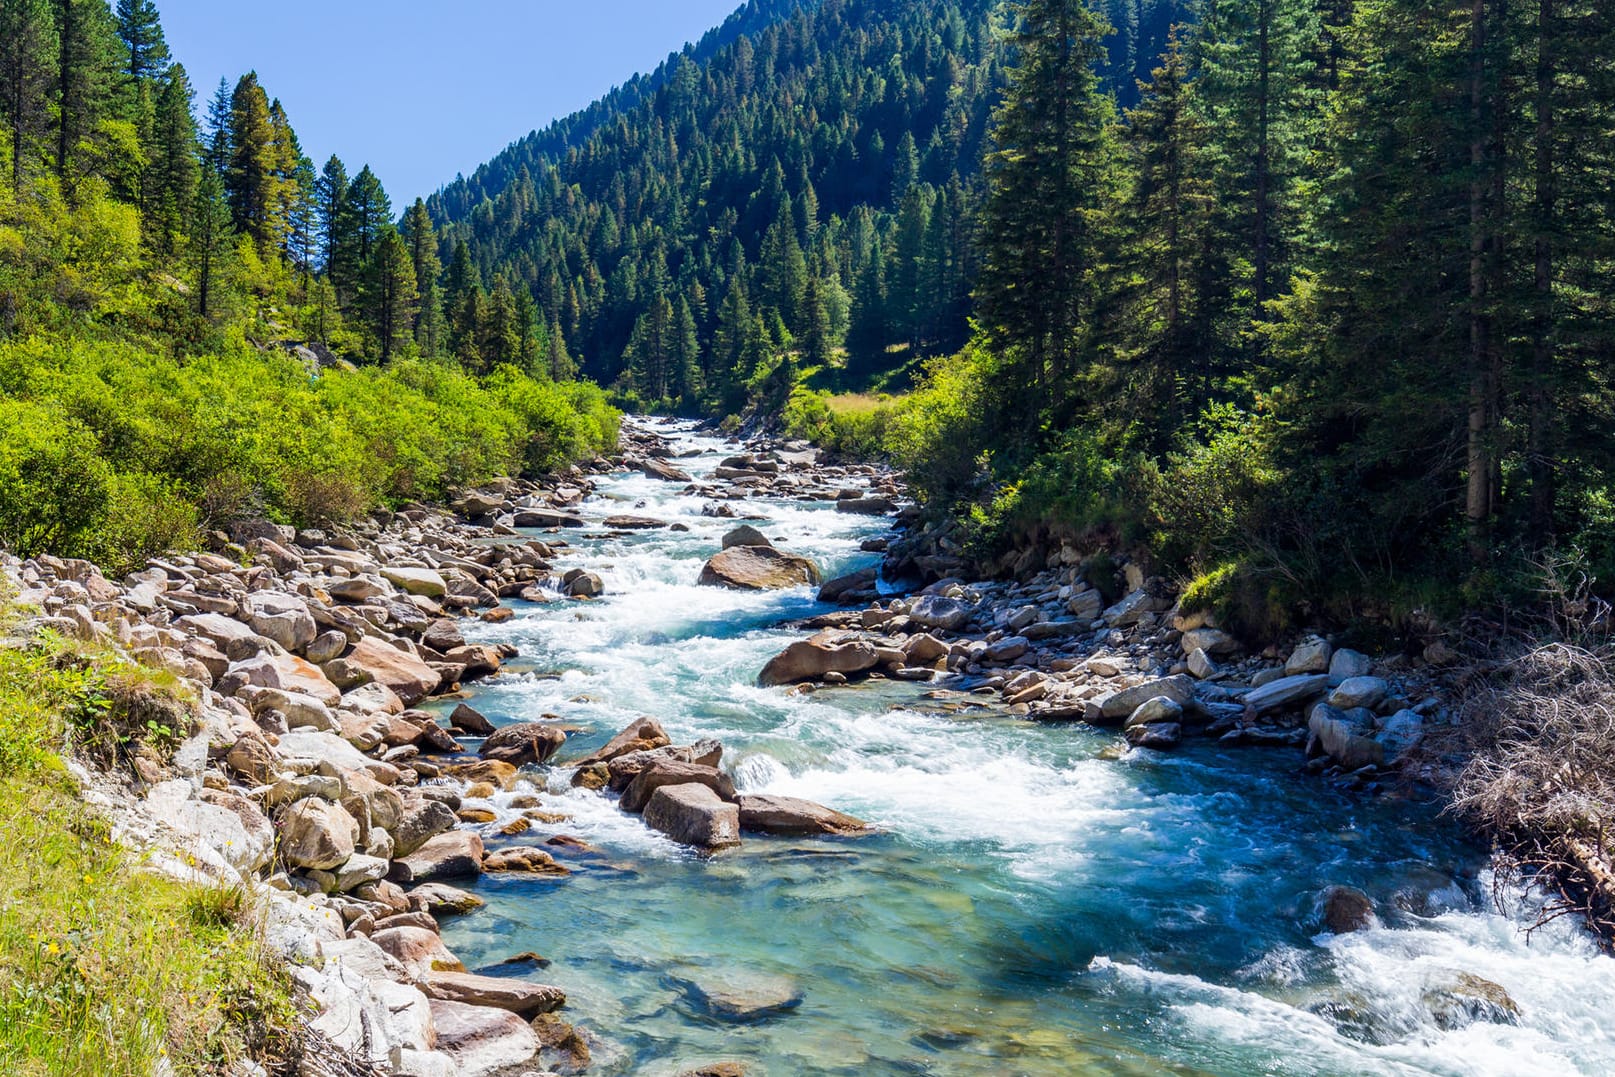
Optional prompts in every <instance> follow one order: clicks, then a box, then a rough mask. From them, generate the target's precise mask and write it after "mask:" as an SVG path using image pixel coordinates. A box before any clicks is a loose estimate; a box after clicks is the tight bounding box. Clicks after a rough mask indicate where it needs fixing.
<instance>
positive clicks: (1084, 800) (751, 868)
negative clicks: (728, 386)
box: [444, 424, 1615, 1077]
mask: <svg viewBox="0 0 1615 1077" xmlns="http://www.w3.org/2000/svg"><path fill="white" fill-rule="evenodd" d="M656 429H658V431H660V432H662V433H663V434H664V435H665V436H667V437H669V438H670V439H671V440H672V441H673V442H674V444H675V447H676V448H677V449H678V450H679V451H683V452H697V453H699V455H696V456H693V457H689V458H686V459H680V460H678V461H677V464H678V466H679V467H680V468H683V469H684V470H686V471H689V472H690V473H691V474H693V475H696V476H697V477H700V476H702V475H705V474H709V473H710V472H711V471H712V470H713V469H714V468H715V467H717V466H718V464H719V462H720V461H721V460H722V459H723V457H724V456H725V455H727V452H728V451H729V447H727V446H725V445H724V444H723V443H721V442H720V441H718V440H716V439H713V438H709V437H704V436H701V435H699V434H697V433H695V432H694V431H693V430H692V429H691V428H690V427H688V426H684V425H677V424H671V425H668V424H664V425H660V426H658V427H656ZM680 489H681V487H680V486H678V485H676V484H672V483H666V482H661V481H658V480H655V479H651V478H647V477H645V476H642V475H639V474H637V473H633V474H629V473H623V474H617V475H611V476H606V477H603V478H602V479H601V481H600V483H599V488H598V490H597V492H596V494H595V495H594V496H593V497H591V498H590V499H589V500H588V501H587V502H585V503H584V505H583V506H582V507H581V513H582V515H583V516H584V517H585V518H586V519H588V520H590V521H591V522H593V526H591V527H590V528H587V529H585V530H584V531H583V532H581V533H579V532H573V533H569V534H568V535H567V536H566V538H567V539H568V540H569V541H570V542H571V543H572V545H573V549H572V551H571V553H572V555H573V556H570V557H568V558H567V559H566V560H565V561H564V564H563V567H573V566H577V567H584V568H587V569H589V570H590V571H594V572H597V573H598V574H599V575H600V576H601V577H602V579H603V580H604V582H605V587H606V594H605V596H604V597H603V598H602V599H600V600H598V601H594V602H588V603H574V602H560V601H558V602H552V603H541V604H522V603H517V604H516V616H515V617H514V618H513V619H512V620H510V621H508V622H506V623H504V624H499V625H483V626H479V627H478V628H477V637H478V640H479V641H482V642H509V643H514V644H516V645H517V646H518V647H519V648H520V649H521V652H522V660H521V661H522V663H523V664H522V665H521V666H520V667H518V668H519V669H521V670H523V671H522V672H515V673H508V674H507V675H505V676H502V677H500V678H498V679H497V680H495V681H493V682H489V683H487V684H485V685H482V686H479V687H478V688H477V689H476V690H475V691H473V692H472V693H470V697H469V699H470V702H471V703H472V705H473V706H475V707H476V708H477V709H479V710H481V711H482V712H483V713H484V714H486V715H488V716H489V717H490V718H492V719H493V720H494V721H495V723H496V724H502V723H505V722H513V721H530V720H538V719H541V718H545V717H550V718H553V719H555V720H558V721H560V722H562V723H564V724H565V725H566V726H567V727H568V728H569V729H570V730H571V731H572V739H571V741H570V742H569V744H568V745H567V748H566V749H565V750H564V751H563V753H562V755H561V757H560V759H561V760H562V761H564V760H565V759H567V758H577V757H579V756H581V755H583V754H586V752H587V751H588V750H590V749H592V748H594V747H596V746H598V745H600V744H603V743H604V742H605V740H606V739H608V738H609V737H610V736H611V735H613V734H614V733H616V732H617V731H618V730H620V729H621V728H622V727H623V726H624V725H625V724H626V723H627V722H628V721H629V720H630V719H632V718H634V717H636V716H639V715H650V716H654V717H655V718H657V719H658V720H660V721H661V722H662V723H663V725H664V726H665V727H666V728H667V730H668V732H669V733H670V734H671V735H672V737H673V738H674V740H675V742H676V743H688V742H691V741H694V740H697V739H702V738H713V739H717V740H719V741H721V742H723V744H724V745H725V748H726V751H725V755H724V760H723V764H722V765H723V767H724V769H726V770H727V771H729V772H730V773H731V774H732V775H733V777H734V779H735V782H736V785H737V786H738V787H739V788H740V789H741V790H742V791H744V792H768V793H779V794H786V795H791V796H801V797H807V798H809V799H812V800H816V801H820V802H822V803H825V804H828V805H830V806H831V807H834V808H837V809H840V810H842V811H846V812H850V813H852V814H854V815H857V816H858V817H860V818H862V819H865V820H867V821H868V822H870V823H872V824H874V825H875V826H877V827H879V828H880V830H879V833H878V834H877V835H876V836H874V837H869V838H863V839H858V840H811V841H810V840H796V839H767V838H748V840H747V841H746V843H745V845H744V846H743V847H741V848H740V849H737V850H732V851H728V852H724V853H721V854H719V855H717V856H714V857H710V858H703V857H699V856H696V855H694V854H692V853H691V852H690V851H689V850H687V849H684V848H683V847H680V846H677V845H674V844H673V843H671V842H669V841H667V840H665V839H664V838H662V837H660V836H659V835H657V834H655V833H654V832H652V831H650V830H648V829H647V828H646V827H645V826H644V825H643V824H642V823H641V821H640V819H639V818H638V817H636V816H630V815H625V814H624V813H622V812H620V811H619V810H618V809H617V808H616V807H615V804H614V800H615V798H614V796H612V795H609V794H603V793H597V792H589V791H584V790H574V789H572V788H571V787H570V785H569V782H568V778H569V776H570V771H569V770H567V769H566V768H565V767H557V768H555V769H554V770H553V771H552V772H551V773H550V774H549V776H548V782H549V788H548V790H547V791H545V792H544V793H543V797H542V799H543V810H544V811H546V812H553V813H556V814H557V815H563V816H565V818H564V819H558V820H557V821H555V822H549V823H539V824H537V825H536V826H535V827H534V829H533V830H532V831H530V832H529V833H527V834H524V835H522V836H521V837H520V838H519V839H503V838H499V837H497V836H496V834H497V830H498V828H499V826H501V825H502V824H503V823H505V822H507V821H509V820H510V819H513V818H515V817H516V816H517V815H518V814H520V812H519V811H518V810H517V809H515V808H513V807H511V806H510V805H509V803H508V801H509V796H508V795H502V796H500V797H498V798H496V801H495V802H494V804H493V807H494V808H495V809H496V810H497V811H498V812H499V816H500V818H499V821H498V822H496V823H494V824H491V825H489V826H488V827H486V828H484V829H485V837H486V839H487V841H488V843H489V846H490V848H497V847H498V846H499V845H500V844H501V843H510V844H515V843H517V842H520V843H522V844H542V843H543V841H544V840H545V839H546V838H549V837H553V836H556V835H568V836H571V837H574V838H577V839H580V840H581V841H583V842H585V843H587V844H588V845H589V846H590V847H591V848H590V849H588V850H582V851H568V850H567V849H564V848H557V849H556V850H555V852H556V854H557V857H558V859H560V860H561V861H562V862H563V863H565V864H566V865H567V866H568V867H570V868H571V869H572V872H573V873H572V875H571V876H569V877H567V878H564V879H559V880H557V879H546V878H533V877H526V876H488V877H485V878H484V879H483V880H482V881H481V882H480V883H479V884H478V885H477V887H476V890H477V892H478V894H479V895H480V896H481V897H482V898H484V899H485V900H486V901H487V902H488V905H487V907H486V908H484V909H482V910H479V911H478V912H476V913H474V914H472V915H470V916H467V917H464V918H461V919H458V920H449V921H447V922H446V923H445V925H444V937H445V939H446V941H447V942H448V944H449V946H450V947H451V948H452V949H453V950H454V951H455V953H457V954H458V955H460V956H461V958H462V959H463V960H464V961H465V962H466V963H467V965H469V966H472V967H477V966H481V965H494V964H496V963H497V962H500V961H502V960H503V959H505V958H507V957H509V956H511V955H513V954H517V953H521V952H524V951H533V952H537V953H540V954H542V955H544V956H545V957H547V958H549V959H550V960H551V961H552V962H553V963H552V964H551V966H550V967H548V968H547V969H545V970H544V971H543V972H542V974H541V978H542V979H544V980H545V981H546V982H551V983H554V984H556V985H558V986H560V987H562V988H564V989H565V990H566V992H567V994H568V996H569V999H570V1004H569V1007H568V1009H567V1011H566V1013H565V1016H566V1018H567V1019H568V1020H570V1021H573V1022H576V1023H578V1024H580V1025H582V1026H584V1027H586V1028H588V1029H590V1030H591V1031H592V1032H593V1033H594V1036H595V1037H596V1039H595V1045H594V1055H595V1063H594V1066H593V1067H592V1068H591V1069H590V1071H589V1072H591V1073H601V1074H618V1073H621V1074H628V1073H632V1074H650V1075H653V1077H654V1075H661V1074H665V1075H668V1077H672V1075H673V1074H677V1073H680V1072H682V1071H684V1070H686V1069H689V1068H691V1067H693V1066H696V1065H697V1064H705V1063H711V1062H714V1061H719V1060H733V1061H738V1062H743V1063H744V1064H745V1065H746V1067H747V1070H746V1072H747V1073H749V1074H753V1075H769V1077H786V1075H804V1077H806V1075H820V1074H849V1075H852V1074H857V1075H886V1074H961V1075H964V1074H972V1075H973V1074H1026V1075H1038V1077H1042V1075H1056V1074H1061V1075H1066V1074H1158V1073H1174V1074H1218V1075H1246V1074H1259V1073H1260V1074H1320V1075H1321V1074H1359V1073H1360V1074H1398V1075H1400V1074H1451V1075H1455V1077H1456V1075H1475V1074H1496V1075H1502V1074H1548V1073H1553V1074H1589V1075H1592V1074H1607V1073H1610V1072H1615V1032H1612V1025H1611V1022H1610V1021H1609V1012H1610V1007H1611V1004H1612V1003H1615V961H1612V960H1611V959H1608V958H1605V957H1602V956H1600V955H1599V953H1598V951H1597V949H1596V947H1595V946H1594V945H1593V943H1592V942H1591V941H1590V940H1589V939H1588V938H1586V937H1585V936H1584V935H1583V934H1582V933H1580V932H1579V931H1578V930H1577V928H1576V927H1575V925H1574V924H1573V923H1571V922H1570V921H1569V920H1564V921H1560V922H1558V923H1555V924H1553V925H1551V926H1550V927H1548V928H1545V929H1543V930H1542V931H1539V932H1537V933H1535V934H1534V935H1532V936H1531V937H1530V938H1529V939H1527V937H1526V935H1525V934H1524V927H1525V923H1526V914H1525V913H1523V912H1518V911H1515V910H1512V909H1511V910H1510V911H1509V912H1508V913H1500V912H1499V911H1497V909H1496V908H1495V907H1494V903H1493V895H1492V891H1491V883H1490V877H1489V875H1488V873H1487V871H1486V858H1485V856H1484V851H1483V850H1480V849H1477V848H1475V847H1473V846H1472V845H1470V844H1469V843H1467V842H1466V841H1465V840H1464V839H1463V837H1462V835H1461V834H1460V833H1459V832H1458V831H1457V829H1456V828H1455V827H1454V826H1453V825H1452V824H1451V823H1450V822H1449V821H1447V820H1444V819H1441V818H1439V817H1438V816H1437V815H1436V813H1435V812H1434V811H1433V809H1432V808H1431V807H1429V806H1428V805H1425V804H1422V803H1420V802H1419V800H1418V798H1417V797H1416V796H1409V797H1407V798H1402V799H1396V798H1392V799H1381V798H1364V797H1362V796H1360V795H1356V794H1344V793H1341V792H1337V791H1335V790H1333V789H1332V788H1331V787H1329V786H1328V785H1326V784H1324V783H1322V782H1320V781H1319V780H1318V779H1317V778H1315V777H1311V776H1308V775H1306V774H1304V773H1303V772H1302V769H1301V764H1302V759H1301V757H1300V753H1299V752H1297V751H1295V750H1294V749H1287V750H1281V749H1257V748H1234V749H1219V748H1217V747H1215V746H1214V745H1212V744H1210V743H1196V742H1191V743H1190V744H1189V745H1187V746H1186V747H1185V748H1184V749H1183V750H1181V751H1179V752H1177V753H1175V754H1172V755H1164V754H1158V753H1154V752H1148V751H1135V752H1131V753H1128V754H1126V755H1125V756H1123V757H1122V758H1120V759H1115V758H1108V757H1104V756H1109V755H1113V754H1114V753H1113V752H1107V751H1106V749H1110V748H1113V747H1114V743H1115V741H1116V740H1117V737H1116V735H1115V734H1114V732H1105V731H1100V730H1094V729H1090V728H1087V727H1085V726H1081V725H1037V724H1034V723H1030V722H1026V721H1021V720H1017V719H1015V718H1013V717H1010V716H1008V715H1005V714H1003V713H1002V712H1001V711H998V710H994V709H990V708H986V707H970V708H964V709H958V708H956V706H955V705H953V704H950V703H948V702H945V701H940V700H933V699H930V698H927V693H928V692H929V691H931V688H930V687H929V686H925V685H914V684H899V683H896V682H879V681H877V682H872V683H870V684H868V685H865V686H861V687H849V688H841V689H828V690H821V691H818V692H815V693H809V694H793V693H790V692H787V691H786V690H783V689H760V688H757V687H756V686H755V678H756V675H757V672H758V670H759V669H760V668H761V667H762V666H763V664H764V663H765V662H766V661H767V660H768V659H769V658H770V657H771V656H772V655H774V654H775V653H777V652H778V651H779V650H780V649H781V648H782V647H783V646H784V645H785V644H786V643H788V642H790V641H792V640H794V639H797V638H800V636H801V633H800V632H793V631H789V630H786V629H782V628H780V627H778V626H779V625H780V623H781V622H782V621H786V620H789V619H791V618H799V617H803V616H809V615H812V614H814V613H818V612H823V611H824V609H825V607H821V606H819V605H818V604H817V603H816V601H815V598H814V594H813V593H812V592H811V591H810V590H808V589H802V590H798V591H788V592H773V593H766V594H758V593H744V592H737V591H729V590H723V589H719V588H710V587H700V586H697V584H696V579H697V577H698V575H699V574H700V570H701V566H702V564H703V562H704V561H705V559H706V558H707V557H709V556H711V555H712V554H713V553H715V552H716V551H717V550H718V548H719V545H720V542H721V538H722V536H723V534H724V533H725V532H726V531H727V530H729V529H731V528H732V527H734V526H735V524H736V523H737V521H735V520H727V519H715V518H711V517H707V516H704V515H702V502H701V501H700V500H697V499H695V498H690V497H684V496H681V495H680V493H679V491H680ZM741 511H743V512H744V513H748V514H750V513H755V514H757V515H760V516H762V517H765V518H766V519H764V520H759V521H753V522H754V523H755V525H756V526H758V527H759V528H761V529H762V530H763V531H764V533H765V534H767V535H768V536H770V537H771V538H774V539H775V540H776V542H777V543H778V544H779V545H781V546H783V547H784V548H786V549H788V550H791V551H793V552H797V553H802V554H805V555H807V556H809V557H812V558H813V559H814V560H815V561H817V562H818V563H819V564H820V565H821V566H822V567H823V569H824V570H825V572H826V574H827V575H836V574H839V573H842V572H847V571H851V570H854V569H857V568H861V567H864V566H866V565H869V564H873V563H875V562H876V560H877V559H878V558H877V555H873V554H867V553H860V552H859V544H860V542H861V541H862V540H863V539H865V538H868V537H871V536H873V535H878V534H880V533H882V532H883V531H884V529H885V527H886V526H888V524H889V521H885V520H879V519H871V518H868V517H859V516H851V515H846V514H838V513H837V512H835V511H834V507H833V506H832V505H829V504H824V503H797V502H785V501H773V500H755V499H754V500H749V501H746V502H743V503H741ZM621 513H633V514H635V515H640V516H648V517H655V518H658V519H661V520H665V521H668V522H676V523H679V524H682V525H684V526H685V527H686V528H687V530H682V531H673V530H656V531H646V532H639V533H635V534H632V535H627V536H622V535H617V536H608V535H606V534H605V533H604V529H603V528H601V527H600V526H599V525H598V521H600V520H603V519H604V518H605V517H607V516H611V515H615V514H621ZM468 634H469V633H468ZM1102 753H1104V756H1102ZM1334 884H1340V885H1350V886H1355V887H1359V888H1361V889H1362V890H1363V891H1365V892H1366V893H1368V894H1369V895H1370V896H1371V897H1372V898H1373V899H1374V901H1375V903H1376V906H1377V908H1378V910H1379V915H1380V920H1379V923H1378V924H1377V925H1376V926H1374V927H1371V928H1369V929H1367V930H1363V931H1358V932H1354V933H1351V934H1348V935H1342V936H1338V937H1337V936H1334V935H1330V934H1327V933H1325V932H1324V931H1323V928H1322V924H1321V921H1320V919H1319V915H1318V910H1317V908H1316V900H1317V896H1318V894H1319V892H1320V891H1321V890H1322V889H1323V888H1324V887H1326V886H1329V885H1334ZM753 981H762V982H763V983H765V984H766V985H767V986H769V987H775V986H777V985H779V984H781V983H785V984H789V985H791V987H792V989H793V991H794V992H795V994H796V995H797V996H798V997H799V999H800V1002H799V1004H796V1005H795V1006H794V1008H790V1009H787V1010H784V1011H783V1012H778V1013H775V1014H772V1015H770V1016H767V1017H765V1018H762V1019H757V1020H751V1021H745V1022H735V1021H733V1020H727V1019H724V1018H722V1017H720V1016H718V1015H717V1014H715V1013H714V1012H713V1011H712V1009H711V1008H710V1007H708V1006H706V1005H704V1004H703V1003H702V1001H701V992H700V991H699V990H697V989H695V987H694V985H700V984H709V983H720V984H721V983H729V984H740V985H742V986H744V985H746V984H747V983H750V982H753ZM1477 982H1484V983H1486V984H1488V985H1490V986H1488V987H1487V988H1485V991H1486V992H1490V991H1491V988H1492V987H1495V988H1497V989H1498V992H1496V995H1497V996H1498V997H1499V998H1503V1000H1504V1001H1506V1002H1507V1005H1506V1006H1505V1005H1502V1003H1501V1002H1497V1003H1494V1004H1493V1005H1490V1006H1486V1005H1479V1004H1474V1003H1473V998H1472V996H1473V995H1474V993H1475V987H1474V985H1475V984H1476V983H1477ZM1453 984H1459V985H1468V986H1462V987H1461V989H1460V990H1458V991H1457V992H1456V993H1454V991H1453V990H1452V985H1453ZM1454 998H1457V999H1459V1003H1457V1004H1454V1003H1453V1002H1452V999H1454Z"/></svg>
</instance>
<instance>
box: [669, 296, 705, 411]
mask: <svg viewBox="0 0 1615 1077" xmlns="http://www.w3.org/2000/svg"><path fill="white" fill-rule="evenodd" d="M669 365H670V367H671V370H672V373H671V379H672V383H673V389H672V393H673V395H674V396H675V397H677V398H678V399H679V400H681V401H683V402H684V404H685V405H686V406H694V405H695V404H696V403H697V402H698V401H699V400H700V398H701V393H702V391H703V389H704V386H703V384H702V379H701V339H700V336H699V334H698V332H697V330H696V324H695V314H694V313H693V312H692V311H691V309H690V304H689V302H688V301H687V300H685V299H684V297H683V296H680V297H679V301H678V306H677V307H676V308H675V309H674V312H673V340H672V354H671V358H670V362H669Z"/></svg>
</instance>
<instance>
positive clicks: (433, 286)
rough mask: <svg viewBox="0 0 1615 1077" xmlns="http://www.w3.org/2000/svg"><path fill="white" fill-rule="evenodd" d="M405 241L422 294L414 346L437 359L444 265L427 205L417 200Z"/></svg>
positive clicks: (440, 342) (408, 215) (406, 218)
mask: <svg viewBox="0 0 1615 1077" xmlns="http://www.w3.org/2000/svg"><path fill="white" fill-rule="evenodd" d="M403 232H404V238H405V239H406V240H407V241H408V243H409V259H410V262H411V264H412V265H413V266H414V268H415V286H416V289H417V290H418V291H419V293H420V309H419V313H418V314H417V315H416V317H415V343H416V345H417V346H419V348H420V350H421V354H422V355H429V356H435V355H437V354H439V352H440V350H441V348H442V346H443V309H442V294H441V289H440V286H439V284H438V278H440V277H441V276H442V275H443V265H442V262H441V261H439V259H438V255H437V232H436V230H435V229H433V227H432V215H431V214H430V213H428V212H426V203H425V202H423V201H422V200H421V199H419V198H417V199H416V200H415V203H414V204H413V205H412V206H410V207H409V212H408V213H406V214H405V215H404V229H403Z"/></svg>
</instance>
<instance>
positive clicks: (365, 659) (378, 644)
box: [325, 636, 443, 706]
mask: <svg viewBox="0 0 1615 1077" xmlns="http://www.w3.org/2000/svg"><path fill="white" fill-rule="evenodd" d="M325 668H326V672H327V674H329V675H330V676H331V679H332V680H334V681H336V682H337V683H338V684H342V683H344V682H346V686H347V687H350V688H351V687H357V686H359V685H361V684H369V683H371V682H375V683H378V684H383V685H385V686H387V687H388V688H390V689H391V690H392V691H393V692H395V693H396V694H397V695H398V698H399V699H402V700H403V701H404V705H405V706H413V705H414V704H416V703H419V702H420V701H421V700H423V699H425V698H426V697H427V696H429V695H431V694H432V692H434V691H436V690H437V686H438V684H439V683H440V682H441V681H442V679H443V678H442V675H441V674H439V673H438V672H437V671H436V670H434V669H433V668H432V667H431V666H429V665H427V664H426V663H425V662H423V661H421V660H420V659H419V658H416V657H415V656H414V655H413V654H410V653H409V652H408V651H405V650H401V649H400V648H398V647H394V646H392V645H391V644H389V643H385V642H383V641H382V640H379V639H376V638H375V637H373V636H366V637H365V638H364V639H362V640H360V641H359V642H358V643H357V644H355V645H354V648H353V650H352V651H350V652H349V653H348V655H347V657H346V658H339V659H337V660H336V661H334V662H331V663H329V664H328V665H327V666H326V667H325Z"/></svg>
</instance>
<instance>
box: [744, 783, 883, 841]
mask: <svg viewBox="0 0 1615 1077" xmlns="http://www.w3.org/2000/svg"><path fill="white" fill-rule="evenodd" d="M740 829H741V830H747V831H752V832H755V833H759V834H780V835H786V836H790V837H812V836H816V835H834V836H836V837H854V836H860V835H864V834H871V833H874V828H873V827H871V826H870V825H869V824H868V823H866V822H864V821H863V820H862V819H857V818H854V817H853V816H851V815H848V814H846V813H845V812H839V811H836V810H835V809H834V808H827V807H825V806H824V805H823V804H815V803H814V802H813V801H811V800H800V799H798V798H796V797H776V796H763V795H759V794H747V795H745V796H742V797H740Z"/></svg>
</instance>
